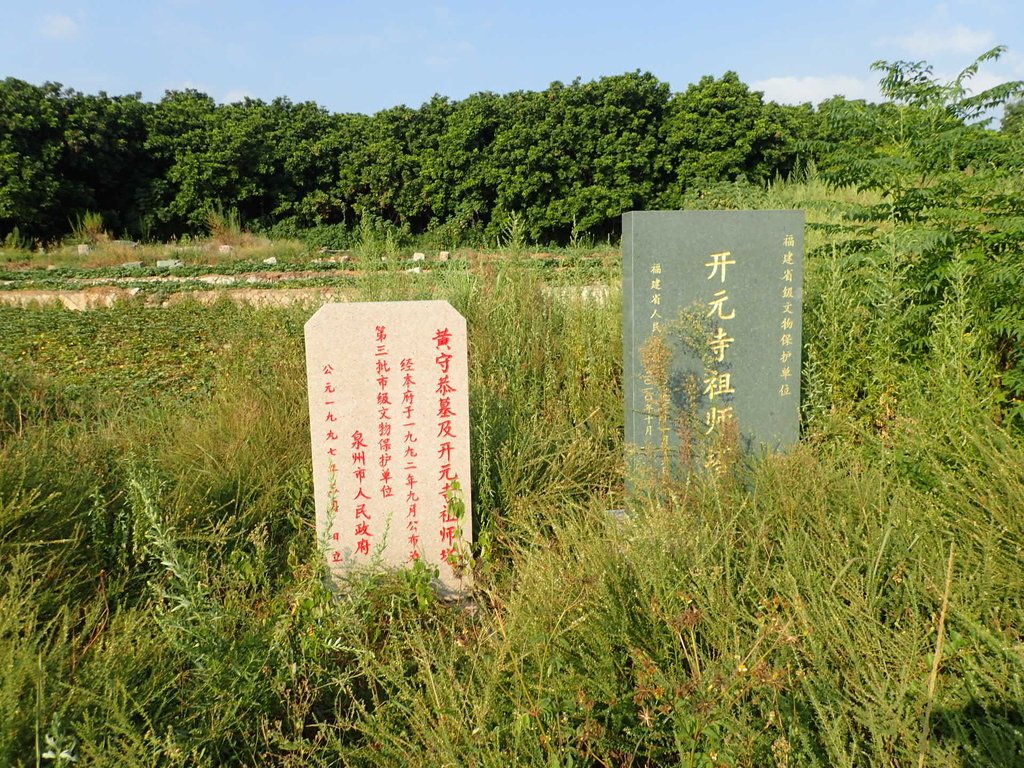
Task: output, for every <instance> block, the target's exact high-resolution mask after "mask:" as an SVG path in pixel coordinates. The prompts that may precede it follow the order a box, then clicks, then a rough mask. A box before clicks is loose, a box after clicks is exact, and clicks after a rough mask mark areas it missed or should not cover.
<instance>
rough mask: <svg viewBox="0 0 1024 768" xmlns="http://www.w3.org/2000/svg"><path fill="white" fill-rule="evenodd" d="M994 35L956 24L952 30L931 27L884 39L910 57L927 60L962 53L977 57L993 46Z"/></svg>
mask: <svg viewBox="0 0 1024 768" xmlns="http://www.w3.org/2000/svg"><path fill="white" fill-rule="evenodd" d="M994 41H995V35H994V34H992V33H991V32H987V31H983V30H975V29H970V28H968V27H965V26H964V25H963V24H957V25H956V26H955V27H952V28H948V27H947V28H944V29H943V28H938V27H931V28H927V29H918V30H915V31H914V32H911V33H910V34H909V35H903V36H902V37H890V38H886V40H885V42H892V43H895V44H896V45H898V46H900V47H901V48H902V49H903V50H905V51H906V52H907V53H908V54H910V55H911V56H920V57H922V58H928V57H930V56H936V55H938V54H942V53H962V54H970V55H973V56H977V55H978V54H980V53H983V52H985V51H987V50H988V49H989V48H991V47H992V46H993V45H995V42H994Z"/></svg>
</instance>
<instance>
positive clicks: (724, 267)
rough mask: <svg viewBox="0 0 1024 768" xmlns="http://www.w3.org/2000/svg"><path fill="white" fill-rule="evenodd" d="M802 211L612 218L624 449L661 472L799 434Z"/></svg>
mask: <svg viewBox="0 0 1024 768" xmlns="http://www.w3.org/2000/svg"><path fill="white" fill-rule="evenodd" d="M803 230H804V214H803V212H802V211H634V212H631V213H627V214H624V215H623V217H622V253H623V315H624V322H623V357H624V365H625V371H624V373H625V376H624V387H625V395H626V446H627V451H628V453H629V459H630V465H631V468H632V469H633V470H634V471H640V472H644V471H646V472H651V471H653V472H654V473H656V474H657V475H661V476H664V475H666V474H668V473H670V472H674V471H676V470H681V471H683V472H689V471H692V470H693V469H694V468H697V467H701V466H703V467H705V468H709V469H710V468H713V467H721V466H722V465H723V460H724V459H723V457H727V456H729V455H739V454H740V453H746V454H757V453H760V452H763V451H766V450H778V449H781V448H785V447H786V446H789V445H791V444H793V443H795V442H796V441H797V440H798V438H799V411H800V350H801V345H802V338H801V319H802V312H801V309H802V301H803V252H804V241H803Z"/></svg>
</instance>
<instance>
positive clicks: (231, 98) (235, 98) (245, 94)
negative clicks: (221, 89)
mask: <svg viewBox="0 0 1024 768" xmlns="http://www.w3.org/2000/svg"><path fill="white" fill-rule="evenodd" d="M251 98H253V95H252V92H251V91H247V90H245V89H244V88H234V89H232V90H230V91H228V92H227V93H226V94H224V101H223V102H222V103H224V104H235V103H236V102H239V101H245V100H246V99H251Z"/></svg>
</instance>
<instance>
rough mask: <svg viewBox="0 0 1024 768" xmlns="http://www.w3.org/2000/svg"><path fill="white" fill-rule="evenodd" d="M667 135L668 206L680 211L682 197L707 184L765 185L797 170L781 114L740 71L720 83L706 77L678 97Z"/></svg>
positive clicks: (664, 200) (672, 106)
mask: <svg viewBox="0 0 1024 768" xmlns="http://www.w3.org/2000/svg"><path fill="white" fill-rule="evenodd" d="M664 130H665V143H666V149H667V152H666V153H665V157H664V160H663V162H664V163H665V167H666V170H667V171H668V174H669V177H668V178H669V181H668V186H667V189H666V190H665V191H664V192H663V194H662V198H661V205H663V206H665V207H670V208H676V207H680V204H681V203H682V197H681V196H682V193H683V192H684V191H685V190H687V189H692V188H694V187H699V186H701V185H702V184H707V183H714V182H718V181H730V182H732V181H737V180H745V181H751V182H754V183H758V184H764V183H765V182H767V181H769V180H770V179H772V178H773V177H774V176H776V175H777V174H785V173H788V172H789V170H790V169H791V168H792V166H793V161H794V158H793V157H792V156H791V155H792V149H791V148H790V146H789V137H788V136H787V135H786V129H785V127H784V125H783V123H782V121H781V119H780V113H779V110H777V109H772V108H769V107H767V106H766V105H765V104H764V103H763V101H762V94H760V93H758V92H756V91H753V92H752V91H750V90H749V89H748V88H747V86H746V85H744V84H743V83H742V82H740V79H739V77H738V76H737V75H736V73H735V72H726V73H725V74H724V75H723V76H722V77H721V78H720V79H717V80H716V79H715V78H714V77H711V76H705V77H703V78H701V80H700V82H699V83H697V84H695V85H691V86H690V87H689V88H687V90H686V91H685V92H684V93H681V94H678V95H676V96H675V97H673V99H672V101H671V103H670V105H669V111H668V115H667V118H666V121H665V129H664Z"/></svg>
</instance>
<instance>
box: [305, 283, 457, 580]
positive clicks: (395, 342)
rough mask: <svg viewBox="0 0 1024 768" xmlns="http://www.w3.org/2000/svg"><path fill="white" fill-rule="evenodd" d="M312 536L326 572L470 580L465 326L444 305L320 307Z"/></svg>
mask: <svg viewBox="0 0 1024 768" xmlns="http://www.w3.org/2000/svg"><path fill="white" fill-rule="evenodd" d="M305 340H306V375H307V382H308V385H309V420H310V442H311V446H312V456H313V489H314V494H315V500H316V521H317V533H318V536H319V538H320V541H321V542H322V546H323V549H324V554H325V556H326V558H327V565H328V569H329V570H330V572H331V574H332V575H333V576H341V575H343V574H344V573H346V572H347V571H348V570H350V569H352V568H386V567H393V568H407V567H411V566H413V565H414V563H415V562H416V560H421V561H422V562H423V563H424V564H426V565H428V566H431V567H436V568H437V570H438V572H439V584H438V587H439V589H440V591H441V592H442V593H443V594H447V595H452V596H458V595H460V594H464V593H465V592H466V591H467V590H468V588H469V587H470V585H471V573H470V571H471V569H470V559H469V558H470V555H469V546H470V544H471V543H472V535H473V534H472V532H473V515H472V499H471V494H470V462H469V380H468V366H467V344H466V321H465V318H463V317H462V315H460V314H459V313H458V312H457V311H456V310H455V309H454V308H453V307H452V306H451V305H450V304H449V303H448V302H446V301H404V302H366V303H345V304H326V305H324V306H323V307H321V308H320V309H319V310H317V312H316V314H314V315H313V317H311V318H310V319H309V321H308V322H307V323H306V327H305Z"/></svg>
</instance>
